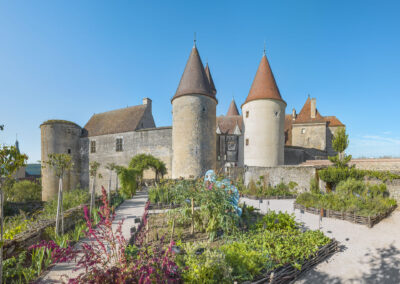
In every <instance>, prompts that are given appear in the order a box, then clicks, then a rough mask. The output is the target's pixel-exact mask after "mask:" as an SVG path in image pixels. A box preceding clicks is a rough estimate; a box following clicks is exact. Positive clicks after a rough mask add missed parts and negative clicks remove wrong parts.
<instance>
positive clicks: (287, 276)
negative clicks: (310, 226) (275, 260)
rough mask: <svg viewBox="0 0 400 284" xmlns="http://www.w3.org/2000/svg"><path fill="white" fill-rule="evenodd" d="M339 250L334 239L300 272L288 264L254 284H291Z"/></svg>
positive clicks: (304, 265) (305, 264) (310, 259)
mask: <svg viewBox="0 0 400 284" xmlns="http://www.w3.org/2000/svg"><path fill="white" fill-rule="evenodd" d="M337 250H338V242H337V241H336V240H335V239H333V240H332V241H331V242H330V243H329V244H327V245H325V246H323V247H321V248H320V249H319V250H318V251H317V253H316V254H315V255H314V256H313V257H311V258H309V259H307V260H306V261H305V263H303V265H302V266H301V269H300V270H298V269H296V268H294V267H293V266H292V265H290V264H286V265H284V266H282V267H279V268H277V269H275V270H273V271H271V272H268V274H267V275H264V276H263V277H262V278H260V279H257V280H255V281H253V282H252V283H253V284H260V283H271V284H272V283H273V284H283V283H290V282H292V281H293V280H295V279H297V278H299V276H300V275H301V274H303V273H304V272H306V271H308V270H310V269H311V268H312V267H313V266H315V265H317V264H318V263H321V262H323V261H324V260H325V259H327V258H328V257H329V256H331V255H332V254H334V253H335V252H336V251H337Z"/></svg>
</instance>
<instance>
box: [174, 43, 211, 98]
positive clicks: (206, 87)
mask: <svg viewBox="0 0 400 284" xmlns="http://www.w3.org/2000/svg"><path fill="white" fill-rule="evenodd" d="M192 94H200V95H205V96H209V97H212V98H214V99H215V96H214V95H213V93H212V91H211V88H210V84H209V82H208V78H207V75H206V72H205V70H204V66H203V63H202V62H201V59H200V55H199V51H198V50H197V48H196V46H193V48H192V52H191V53H190V56H189V59H188V61H187V63H186V67H185V71H183V75H182V77H181V81H180V82H179V86H178V89H177V90H176V93H175V95H174V97H173V98H172V100H171V101H173V100H174V99H175V98H177V97H180V96H185V95H192Z"/></svg>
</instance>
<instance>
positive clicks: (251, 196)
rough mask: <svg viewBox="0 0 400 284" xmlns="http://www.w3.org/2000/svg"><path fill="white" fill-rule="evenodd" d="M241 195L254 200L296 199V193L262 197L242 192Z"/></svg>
mask: <svg viewBox="0 0 400 284" xmlns="http://www.w3.org/2000/svg"><path fill="white" fill-rule="evenodd" d="M241 197H245V198H248V199H252V200H260V199H263V200H264V199H296V197H297V196H296V195H288V196H261V197H257V196H254V195H247V194H242V195H241Z"/></svg>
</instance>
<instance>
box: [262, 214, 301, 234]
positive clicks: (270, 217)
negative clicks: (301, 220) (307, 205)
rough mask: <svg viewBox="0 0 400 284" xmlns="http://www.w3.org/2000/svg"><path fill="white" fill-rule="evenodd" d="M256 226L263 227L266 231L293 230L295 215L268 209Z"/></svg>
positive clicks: (295, 225) (295, 226)
mask: <svg viewBox="0 0 400 284" xmlns="http://www.w3.org/2000/svg"><path fill="white" fill-rule="evenodd" d="M255 227H256V228H263V229H265V230H268V231H272V230H288V231H289V230H294V229H296V228H297V223H296V221H295V216H294V215H293V214H292V215H290V214H288V213H282V212H279V213H276V212H275V211H269V212H268V213H267V214H265V215H264V216H263V217H262V220H260V221H259V222H258V223H257V224H256V225H255Z"/></svg>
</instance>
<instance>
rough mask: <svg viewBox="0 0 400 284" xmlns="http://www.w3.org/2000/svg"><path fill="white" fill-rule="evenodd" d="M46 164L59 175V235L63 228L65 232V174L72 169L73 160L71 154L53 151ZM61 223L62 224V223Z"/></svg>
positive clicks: (57, 217) (57, 223)
mask: <svg viewBox="0 0 400 284" xmlns="http://www.w3.org/2000/svg"><path fill="white" fill-rule="evenodd" d="M43 163H44V164H45V165H43V167H46V165H47V166H48V167H50V168H52V169H53V170H54V172H55V175H56V177H58V201H57V216H56V234H57V235H58V234H59V232H60V228H61V234H64V210H63V177H64V174H65V173H66V172H67V171H69V170H71V168H72V166H73V162H72V159H71V155H69V154H58V153H53V154H49V155H48V159H47V160H46V161H43ZM60 223H61V225H60Z"/></svg>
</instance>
